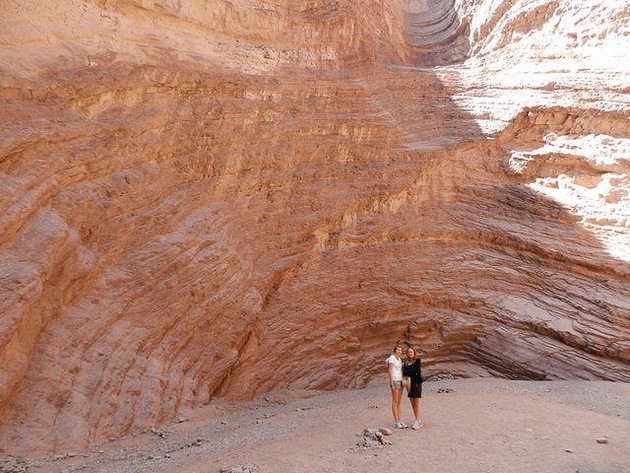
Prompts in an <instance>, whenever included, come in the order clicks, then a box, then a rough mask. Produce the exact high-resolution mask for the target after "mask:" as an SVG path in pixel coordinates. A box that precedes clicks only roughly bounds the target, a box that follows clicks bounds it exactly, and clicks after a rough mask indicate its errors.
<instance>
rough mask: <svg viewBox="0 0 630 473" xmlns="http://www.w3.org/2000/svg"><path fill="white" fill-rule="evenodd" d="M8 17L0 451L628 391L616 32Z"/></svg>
mask: <svg viewBox="0 0 630 473" xmlns="http://www.w3.org/2000/svg"><path fill="white" fill-rule="evenodd" d="M624 4H625V2H618V1H605V0H600V1H598V2H593V1H591V0H571V1H569V0H554V1H545V0H541V1H529V0H520V1H519V0H516V1H509V0H485V1H472V0H426V1H422V0H417V1H414V0H389V1H385V0H374V1H367V0H360V1H357V0H352V1H350V0H339V1H335V2H330V1H328V2H324V1H320V0H313V1H297V0H271V1H269V2H262V1H261V2H254V1H245V0H232V1H227V0H207V1H201V0H197V1H187V2H174V1H151V0H142V1H140V0H137V1H123V0H111V1H108V0H91V1H85V0H84V1H73V2H70V1H59V2H45V1H43V0H24V1H22V2H4V3H3V4H2V5H1V6H0V9H1V12H0V13H1V15H0V22H1V24H0V40H1V41H2V45H3V46H2V48H0V67H1V69H0V71H1V72H0V74H1V75H0V100H1V102H0V103H1V105H0V107H1V110H2V113H1V114H0V188H1V194H0V229H1V232H0V450H2V451H3V452H4V453H9V454H14V455H30V456H36V455H41V454H45V453H49V452H55V451H56V452H62V451H68V450H70V449H71V450H78V449H81V448H86V447H88V446H89V445H91V444H95V443H98V442H101V441H103V440H104V439H107V438H110V437H117V436H122V435H125V434H128V433H133V432H138V431H141V430H144V429H146V428H149V427H151V426H154V425H157V424H159V423H160V422H164V421H166V420H168V419H171V418H173V417H175V416H176V415H178V413H180V412H183V411H185V410H186V409H189V408H192V407H194V406H198V405H203V404H205V403H208V402H209V400H211V399H212V398H213V397H216V396H226V397H230V398H233V399H244V398H251V397H253V396H256V395H260V394H263V393H265V392H267V391H270V390H274V389H280V388H286V387H296V388H318V389H343V388H353V387H361V386H363V385H365V384H366V383H368V382H369V381H371V380H377V379H379V378H380V377H382V376H384V374H383V373H384V363H383V362H384V359H385V357H386V356H387V354H388V352H389V350H390V348H391V346H392V344H393V343H395V342H398V341H403V342H404V341H406V342H409V343H411V344H413V345H415V346H417V347H418V349H419V352H420V353H421V355H422V358H423V362H424V366H425V372H426V375H427V377H428V376H432V375H441V374H442V375H443V374H451V375H454V376H464V377H465V376H500V377H506V378H520V379H569V378H580V379H607V380H623V381H630V320H629V317H628V314H629V313H630V285H629V281H630V279H629V269H630V197H629V195H628V192H630V177H629V176H630V122H629V116H630V114H629V110H630V95H629V94H628V92H629V87H630V57H629V53H628V51H630V47H629V46H630V44H629V43H630V41H629V35H630V30H629V29H628V26H627V25H628V24H629V21H630V13H629V12H628V7H627V5H624Z"/></svg>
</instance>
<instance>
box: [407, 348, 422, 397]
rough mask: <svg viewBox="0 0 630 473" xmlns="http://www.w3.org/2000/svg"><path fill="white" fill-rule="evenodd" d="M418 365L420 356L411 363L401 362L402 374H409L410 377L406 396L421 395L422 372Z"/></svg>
mask: <svg viewBox="0 0 630 473" xmlns="http://www.w3.org/2000/svg"><path fill="white" fill-rule="evenodd" d="M420 365H421V362H420V358H416V359H415V360H414V361H413V363H411V364H408V363H405V364H403V376H409V378H411V383H410V386H409V389H408V391H407V396H408V397H422V372H421V369H420Z"/></svg>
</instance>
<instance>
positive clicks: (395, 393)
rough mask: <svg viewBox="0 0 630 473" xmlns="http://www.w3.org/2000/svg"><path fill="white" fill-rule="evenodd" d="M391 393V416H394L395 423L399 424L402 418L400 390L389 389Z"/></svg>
mask: <svg viewBox="0 0 630 473" xmlns="http://www.w3.org/2000/svg"><path fill="white" fill-rule="evenodd" d="M391 391H392V414H393V415H394V420H395V421H396V422H400V418H401V417H402V406H401V405H400V404H401V400H402V389H394V388H391Z"/></svg>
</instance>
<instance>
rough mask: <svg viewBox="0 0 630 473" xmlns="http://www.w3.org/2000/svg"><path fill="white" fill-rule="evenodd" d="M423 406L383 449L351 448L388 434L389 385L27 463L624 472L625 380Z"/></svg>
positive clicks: (455, 391)
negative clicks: (419, 421) (417, 423)
mask: <svg viewBox="0 0 630 473" xmlns="http://www.w3.org/2000/svg"><path fill="white" fill-rule="evenodd" d="M445 391H446V392H445ZM309 395H310V397H305V396H309ZM403 402H404V404H403V406H404V407H403V412H404V415H405V419H407V420H408V419H410V418H411V408H410V405H409V403H408V401H407V399H406V398H405V399H403ZM423 403H424V405H423V407H424V416H423V422H424V428H423V429H422V430H420V431H418V432H416V431H412V430H410V429H405V430H395V431H394V435H393V436H391V437H389V439H390V440H391V442H392V444H391V445H387V446H383V447H371V448H367V449H366V448H360V447H358V446H357V441H358V439H359V437H358V435H359V434H360V433H361V432H362V431H363V429H365V428H379V427H388V428H391V427H392V426H393V423H392V419H391V413H390V406H389V393H388V391H387V388H386V386H384V385H374V386H370V387H368V388H366V389H361V390H354V391H343V392H335V393H327V394H326V393H304V392H299V393H298V392H295V391H285V392H278V393H273V394H270V395H268V396H266V399H261V400H258V401H254V402H248V403H239V404H228V403H216V404H214V405H212V406H209V407H205V408H203V409H198V410H196V411H194V412H190V413H188V414H189V415H188V416H187V418H186V420H181V421H180V422H174V423H171V424H169V425H167V426H163V427H161V428H159V429H157V430H154V431H153V432H147V433H144V434H141V435H138V436H134V437H129V438H126V439H121V440H118V441H115V442H110V443H107V444H106V445H101V446H99V447H95V448H93V449H91V450H90V452H86V453H83V454H77V455H74V454H73V455H71V456H64V457H63V458H59V457H57V458H56V459H53V458H49V459H44V460H39V461H36V462H31V463H30V465H29V468H28V471H29V472H31V471H33V472H41V473H49V472H103V473H105V472H107V473H131V472H159V473H167V472H182V473H193V472H194V473H212V472H218V471H220V469H221V468H223V467H237V466H240V465H245V464H254V465H256V466H257V467H258V471H260V472H291V473H302V472H304V473H307V472H308V473H320V472H321V473H333V472H334V473H344V472H348V473H349V472H352V473H359V472H371V471H375V472H390V471H391V472H394V471H397V472H398V471H409V472H423V473H433V472H435V473H451V472H452V473H455V472H457V473H462V472H475V473H477V472H501V473H511V472H513V473H526V472H527V473H547V472H548V473H565V472H566V473H577V472H579V473H627V472H630V384H629V383H611V382H597V381H553V382H550V381H547V382H540V381H539V382H536V381H506V380H496V379H473V380H443V381H436V382H429V383H425V390H424V400H423ZM598 440H599V442H598ZM600 442H605V443H600Z"/></svg>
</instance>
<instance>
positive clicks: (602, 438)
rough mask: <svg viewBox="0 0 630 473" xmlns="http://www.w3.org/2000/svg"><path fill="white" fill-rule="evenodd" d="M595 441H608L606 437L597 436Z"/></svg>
mask: <svg viewBox="0 0 630 473" xmlns="http://www.w3.org/2000/svg"><path fill="white" fill-rule="evenodd" d="M597 443H608V439H607V438H606V437H599V438H598V439H597Z"/></svg>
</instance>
